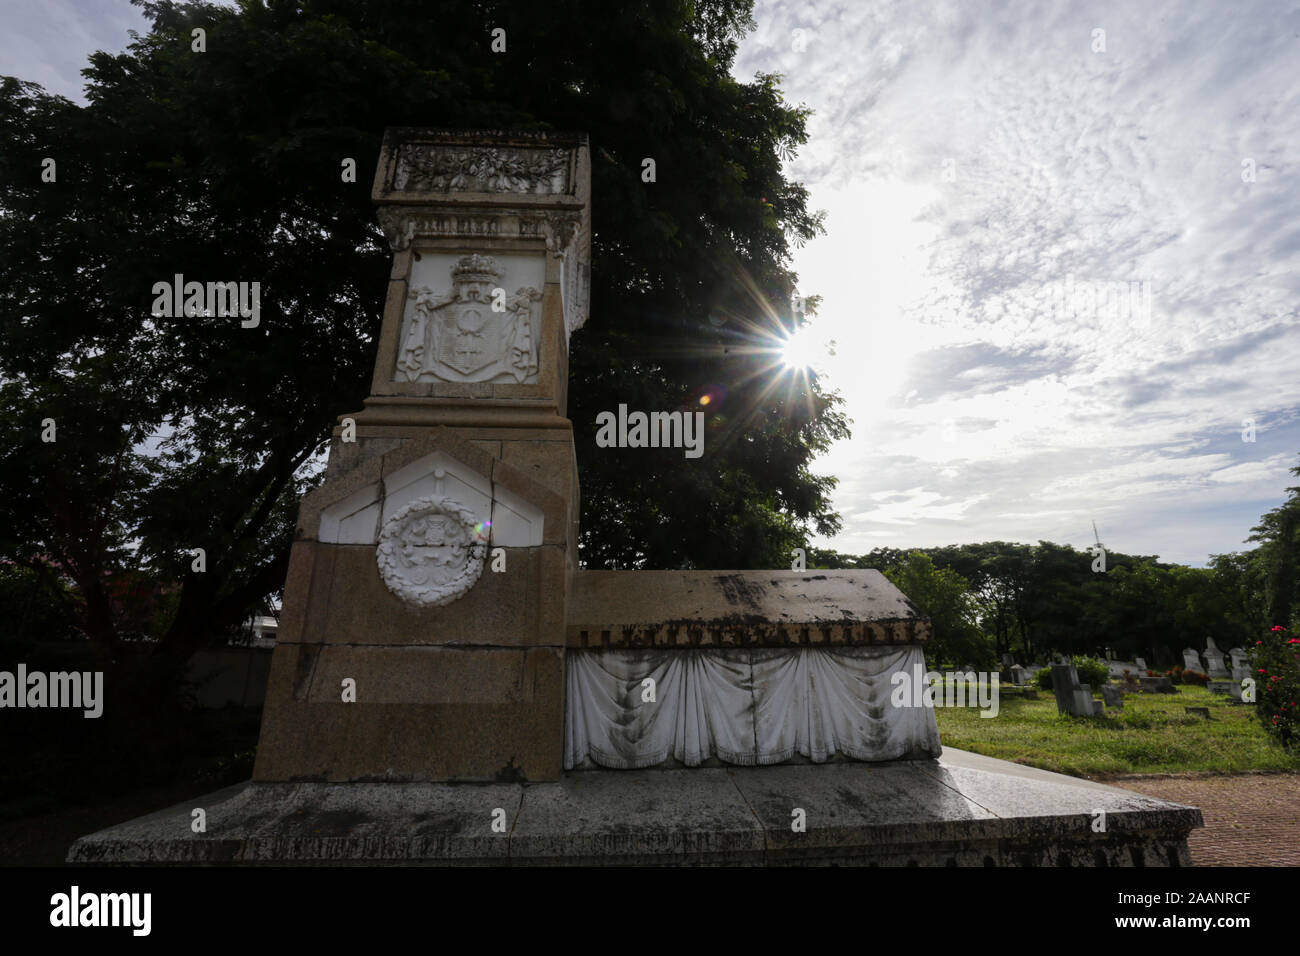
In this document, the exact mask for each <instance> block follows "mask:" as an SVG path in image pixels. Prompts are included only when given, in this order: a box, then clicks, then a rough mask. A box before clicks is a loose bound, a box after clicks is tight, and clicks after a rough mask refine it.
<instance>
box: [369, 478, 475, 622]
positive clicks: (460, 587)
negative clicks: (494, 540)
mask: <svg viewBox="0 0 1300 956" xmlns="http://www.w3.org/2000/svg"><path fill="white" fill-rule="evenodd" d="M486 553H487V544H486V541H485V540H484V537H483V535H482V534H481V533H480V531H479V529H478V528H476V526H475V515H474V512H472V511H471V510H470V509H468V508H466V507H464V506H463V505H462V504H461V503H460V502H458V501H456V500H455V499H453V498H448V497H445V496H442V495H429V496H427V497H423V498H417V499H415V500H414V501H412V502H410V503H409V504H407V505H406V506H405V507H404V508H402V509H401V510H400V511H398V512H397V513H396V514H394V515H393V516H392V517H391V518H390V519H389V520H388V522H387V523H386V524H385V525H384V529H383V531H382V532H380V535H379V546H378V547H377V548H376V549H375V557H376V560H377V562H378V564H379V576H380V577H381V578H382V579H383V581H384V584H386V585H387V586H388V589H389V590H390V591H392V592H393V593H394V594H396V595H397V596H398V597H399V598H401V599H402V600H403V601H405V602H406V603H407V604H413V605H415V606H416V607H440V606H442V605H444V604H450V603H451V602H452V601H454V600H456V599H457V598H459V597H460V596H461V595H462V594H464V593H465V592H466V591H468V590H469V589H470V588H472V587H473V586H474V585H475V583H476V582H477V581H478V579H479V576H480V575H481V574H482V573H483V560H484V557H485V555H486Z"/></svg>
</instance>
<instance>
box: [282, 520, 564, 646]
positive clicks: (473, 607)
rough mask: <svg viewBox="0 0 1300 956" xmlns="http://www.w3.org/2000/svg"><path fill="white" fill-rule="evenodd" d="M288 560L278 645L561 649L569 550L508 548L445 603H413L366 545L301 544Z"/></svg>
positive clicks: (556, 547)
mask: <svg viewBox="0 0 1300 956" xmlns="http://www.w3.org/2000/svg"><path fill="white" fill-rule="evenodd" d="M294 547H295V550H294V552H293V554H292V555H291V562H290V578H289V580H290V585H289V586H290V587H291V588H293V591H292V592H286V601H285V605H286V612H285V616H286V618H287V622H286V623H287V625H288V626H286V627H285V628H284V629H283V636H282V638H281V640H280V643H281V644H286V643H292V642H296V641H301V642H304V643H327V644H389V645H403V644H485V645H502V646H531V645H552V646H557V647H558V646H562V645H563V643H564V639H565V638H564V635H565V628H564V623H565V612H566V607H565V577H566V575H567V574H568V573H569V572H568V564H567V556H566V553H565V549H564V548H562V547H558V546H553V545H545V546H541V547H536V548H503V549H502V551H503V552H504V561H505V568H506V570H505V571H493V570H492V564H493V559H492V558H491V556H489V558H488V560H487V561H486V562H485V566H484V568H483V572H482V574H481V575H480V577H479V579H478V581H477V582H476V583H475V584H474V586H473V587H472V588H470V589H469V590H468V591H467V592H466V593H465V594H463V595H462V596H460V597H459V598H457V599H456V600H455V601H453V602H452V603H450V604H447V605H445V606H441V607H416V606H413V605H411V604H408V603H407V602H405V601H403V600H402V599H401V598H400V597H398V596H397V595H396V594H394V593H393V592H392V590H390V589H389V587H388V586H387V585H386V584H385V583H384V581H383V579H382V578H381V576H380V571H379V566H378V564H377V562H376V559H375V549H374V548H373V547H371V546H369V545H328V544H318V543H316V542H307V541H300V542H297V543H296V544H295V546H294Z"/></svg>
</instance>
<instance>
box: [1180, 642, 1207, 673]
mask: <svg viewBox="0 0 1300 956" xmlns="http://www.w3.org/2000/svg"><path fill="white" fill-rule="evenodd" d="M1183 670H1188V671H1196V672H1197V673H1198V674H1204V673H1205V666H1204V665H1203V664H1202V663H1201V657H1200V655H1199V654H1197V653H1196V651H1195V650H1194V649H1192V648H1190V647H1185V648H1183Z"/></svg>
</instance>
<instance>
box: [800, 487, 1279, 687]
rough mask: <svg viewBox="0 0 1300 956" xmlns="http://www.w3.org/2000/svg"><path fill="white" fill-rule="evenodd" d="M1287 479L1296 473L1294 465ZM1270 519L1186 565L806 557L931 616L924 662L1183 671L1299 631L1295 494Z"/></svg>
mask: <svg viewBox="0 0 1300 956" xmlns="http://www.w3.org/2000/svg"><path fill="white" fill-rule="evenodd" d="M1292 472H1293V473H1294V474H1296V475H1297V476H1300V467H1297V468H1293V469H1292ZM1287 490H1288V493H1289V494H1288V498H1287V500H1286V501H1285V502H1284V503H1283V504H1282V505H1281V506H1279V507H1277V508H1274V509H1273V510H1272V511H1269V512H1268V513H1267V514H1265V515H1264V516H1263V517H1262V518H1260V522H1259V524H1258V525H1257V526H1256V527H1254V528H1252V529H1251V531H1252V534H1251V536H1250V537H1249V538H1248V539H1247V540H1248V541H1251V542H1256V543H1257V544H1256V547H1255V548H1254V549H1253V550H1249V551H1236V552H1231V553H1228V554H1216V555H1213V556H1212V557H1211V559H1210V561H1209V566H1208V567H1205V568H1192V567H1187V566H1185V565H1181V564H1170V563H1166V562H1161V561H1157V560H1156V559H1155V557H1153V556H1149V555H1133V554H1124V553H1121V552H1117V551H1109V550H1108V551H1107V552H1106V559H1105V571H1104V572H1100V571H1094V570H1093V565H1094V560H1095V559H1094V553H1093V552H1092V551H1091V550H1083V551H1079V550H1076V549H1075V548H1073V547H1071V546H1070V545H1060V544H1054V543H1053V542H1051V541H1039V542H1038V544H1033V545H1031V544H1021V543H1015V542H1007V541H985V542H981V543H979V544H963V545H947V546H945V547H939V548H919V549H911V550H901V549H897V548H876V549H875V550H873V551H871V552H869V553H867V554H864V555H856V556H855V555H846V554H840V553H838V552H835V551H829V550H819V549H813V550H811V551H810V552H809V554H808V564H809V566H810V567H818V568H875V569H877V570H879V571H881V572H883V573H884V574H885V576H886V577H888V578H889V579H890V580H891V581H892V582H893V583H894V584H895V585H897V586H898V587H899V589H900V590H902V591H903V593H904V594H906V595H908V597H910V598H911V599H912V600H913V601H914V602H915V603H916V604H917V605H918V606H920V607H921V608H922V609H923V610H924V611H925V612H926V614H927V615H928V616H929V617H930V619H931V621H932V623H933V627H934V637H933V640H932V643H931V646H930V649H929V657H930V659H931V663H932V664H934V663H936V662H946V663H954V664H965V663H973V664H979V665H985V664H988V665H991V664H994V663H995V662H997V661H999V660H1001V658H1002V655H1003V654H1004V653H1006V652H1010V653H1012V654H1013V655H1015V656H1016V657H1017V658H1018V659H1020V660H1022V661H1024V660H1040V661H1043V660H1046V659H1047V657H1048V655H1049V654H1051V653H1054V652H1058V651H1059V652H1060V653H1062V654H1066V655H1072V654H1089V655H1101V654H1102V653H1104V651H1105V650H1106V649H1110V650H1111V651H1113V652H1114V653H1115V654H1116V656H1122V657H1124V658H1126V659H1132V658H1133V657H1138V656H1141V657H1144V658H1145V659H1146V660H1147V663H1148V664H1150V665H1151V666H1153V667H1154V666H1156V664H1157V661H1159V662H1161V663H1167V664H1173V663H1178V662H1180V657H1179V654H1180V653H1181V651H1182V649H1183V648H1184V647H1194V648H1197V649H1198V650H1200V649H1204V647H1205V638H1206V637H1207V636H1208V637H1213V638H1214V640H1215V642H1216V643H1217V644H1218V646H1219V647H1220V649H1222V650H1225V651H1226V650H1227V649H1228V648H1230V647H1235V646H1242V647H1246V646H1250V645H1253V644H1254V643H1255V641H1257V640H1259V639H1260V636H1261V635H1262V634H1263V633H1264V632H1267V631H1268V630H1269V628H1270V627H1272V626H1274V625H1282V626H1284V627H1286V628H1287V629H1288V631H1290V632H1292V633H1294V632H1296V631H1297V630H1298V629H1300V576H1298V574H1297V569H1298V568H1300V487H1294V488H1289V489H1287Z"/></svg>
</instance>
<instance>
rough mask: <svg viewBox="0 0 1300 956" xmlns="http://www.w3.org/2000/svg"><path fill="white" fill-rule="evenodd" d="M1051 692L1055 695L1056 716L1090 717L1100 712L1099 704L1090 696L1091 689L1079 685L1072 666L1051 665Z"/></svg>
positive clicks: (1077, 676)
mask: <svg viewBox="0 0 1300 956" xmlns="http://www.w3.org/2000/svg"><path fill="white" fill-rule="evenodd" d="M1052 691H1053V692H1054V693H1055V694H1056V712H1057V713H1058V714H1069V715H1070V716H1072V717H1091V716H1093V715H1094V714H1100V713H1101V712H1102V705H1101V702H1100V701H1098V700H1096V699H1095V698H1094V697H1093V696H1092V688H1091V687H1090V686H1089V685H1087V684H1080V683H1079V674H1078V672H1077V671H1076V670H1075V669H1074V665H1073V664H1053V665H1052Z"/></svg>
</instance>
